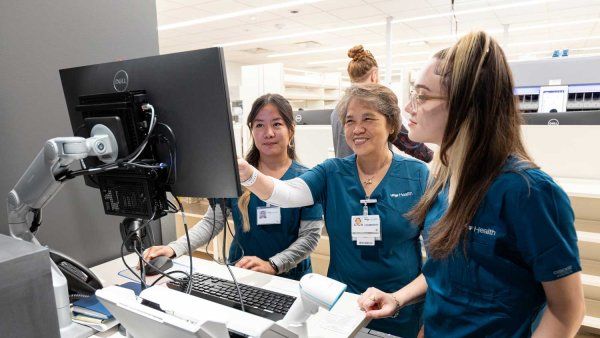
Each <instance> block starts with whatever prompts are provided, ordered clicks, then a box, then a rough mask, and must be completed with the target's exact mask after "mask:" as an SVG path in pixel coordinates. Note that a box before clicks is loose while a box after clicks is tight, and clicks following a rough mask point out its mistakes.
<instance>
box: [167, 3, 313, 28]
mask: <svg viewBox="0 0 600 338" xmlns="http://www.w3.org/2000/svg"><path fill="white" fill-rule="evenodd" d="M320 1H323V0H296V1H289V2H283V3H278V4H274V5H269V6H263V7H257V8H252V9H245V10H243V11H237V12H232V13H227V14H219V15H213V16H207V17H204V18H199V19H194V20H187V21H181V22H175V23H170V24H168V25H160V26H158V30H159V31H166V30H170V29H177V28H182V27H189V26H195V25H200V24H203V23H207V22H214V21H220V20H226V19H231V18H237V17H240V16H245V15H252V14H256V13H262V12H266V11H272V10H276V9H281V8H287V7H296V6H300V5H308V4H312V3H315V2H320Z"/></svg>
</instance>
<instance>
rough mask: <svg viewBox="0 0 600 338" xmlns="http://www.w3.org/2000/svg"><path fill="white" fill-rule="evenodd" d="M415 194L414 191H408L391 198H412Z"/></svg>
mask: <svg viewBox="0 0 600 338" xmlns="http://www.w3.org/2000/svg"><path fill="white" fill-rule="evenodd" d="M412 195H413V192H412V191H407V192H401V193H398V194H390V197H391V198H398V197H409V196H412Z"/></svg>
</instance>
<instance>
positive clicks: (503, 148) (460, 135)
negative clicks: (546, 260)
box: [408, 32, 537, 259]
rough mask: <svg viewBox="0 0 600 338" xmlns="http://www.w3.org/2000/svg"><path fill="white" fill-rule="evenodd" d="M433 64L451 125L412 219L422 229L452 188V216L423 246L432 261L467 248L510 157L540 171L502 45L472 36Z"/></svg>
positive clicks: (480, 35) (479, 35)
mask: <svg viewBox="0 0 600 338" xmlns="http://www.w3.org/2000/svg"><path fill="white" fill-rule="evenodd" d="M434 58H436V59H437V60H439V63H438V66H437V69H436V73H437V74H439V75H440V76H441V84H442V86H441V87H442V93H443V94H444V95H445V96H446V97H447V98H448V103H447V104H448V122H447V124H446V128H445V130H444V136H443V139H442V143H441V146H440V152H439V156H438V158H437V159H436V161H435V162H434V170H433V171H432V175H431V176H430V177H431V180H430V182H429V185H428V187H427V190H426V191H425V194H424V196H423V198H422V199H421V200H420V201H419V203H417V205H416V206H415V207H414V208H413V209H412V210H411V211H410V212H409V213H408V217H409V218H410V219H411V220H412V221H413V222H414V223H416V224H423V222H424V220H425V216H426V215H427V212H428V211H429V209H430V208H431V206H432V205H433V203H434V202H435V200H436V198H437V195H438V193H439V192H440V190H441V189H443V188H444V187H445V186H446V185H449V186H448V188H449V189H448V190H449V194H448V199H449V206H448V210H447V211H446V213H445V214H444V216H443V217H442V218H441V219H440V220H439V221H438V222H437V224H435V225H434V226H433V227H432V229H431V231H430V234H429V240H428V241H427V243H425V244H426V245H427V246H428V249H429V253H430V255H431V257H433V258H437V259H440V258H445V257H448V256H449V255H450V254H451V253H452V251H453V250H454V249H455V248H456V246H457V245H458V244H459V243H461V242H463V243H465V244H466V242H464V239H465V238H466V236H467V233H468V225H469V224H470V223H471V221H472V219H473V217H474V216H475V213H476V212H477V209H478V208H479V206H480V205H481V202H482V201H483V199H484V197H485V194H486V193H487V191H488V189H489V187H490V185H491V184H492V182H493V181H494V179H495V178H496V177H497V176H498V175H499V174H500V173H501V170H502V167H503V165H504V163H505V162H506V160H507V159H508V157H509V156H511V155H513V156H515V157H516V158H517V159H518V160H519V161H521V162H522V163H523V164H524V165H525V166H526V167H537V166H536V165H535V164H534V163H533V162H532V160H531V157H530V156H529V155H528V154H527V151H526V150H525V147H524V146H523V141H522V138H521V121H522V116H521V113H520V112H519V110H518V106H517V103H516V101H515V97H514V94H513V85H514V81H513V78H512V73H511V71H510V68H509V66H508V62H507V60H506V56H505V55H504V52H503V51H502V49H501V48H500V46H499V45H498V43H497V42H496V41H495V40H494V39H493V38H491V37H490V36H489V35H488V34H486V33H485V32H473V33H470V34H467V35H465V36H463V37H462V38H461V39H460V40H458V42H457V43H456V44H455V45H454V46H453V47H451V48H449V49H446V50H443V51H441V52H439V53H437V54H436V55H435V56H434Z"/></svg>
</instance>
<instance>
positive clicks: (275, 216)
mask: <svg viewBox="0 0 600 338" xmlns="http://www.w3.org/2000/svg"><path fill="white" fill-rule="evenodd" d="M256 224H258V225H269V224H281V208H280V207H274V206H266V207H258V208H256Z"/></svg>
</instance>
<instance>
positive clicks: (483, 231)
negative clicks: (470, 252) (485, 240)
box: [469, 225, 496, 236]
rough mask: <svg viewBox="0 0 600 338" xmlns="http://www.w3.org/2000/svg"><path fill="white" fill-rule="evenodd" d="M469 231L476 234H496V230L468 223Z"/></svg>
mask: <svg viewBox="0 0 600 338" xmlns="http://www.w3.org/2000/svg"><path fill="white" fill-rule="evenodd" d="M469 231H473V232H474V233H476V234H483V235H488V236H496V230H494V229H490V228H483V227H478V226H472V225H469Z"/></svg>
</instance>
